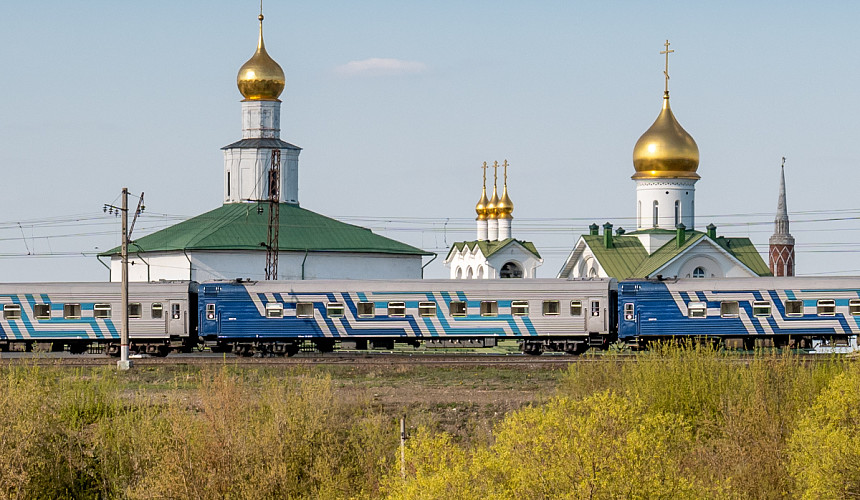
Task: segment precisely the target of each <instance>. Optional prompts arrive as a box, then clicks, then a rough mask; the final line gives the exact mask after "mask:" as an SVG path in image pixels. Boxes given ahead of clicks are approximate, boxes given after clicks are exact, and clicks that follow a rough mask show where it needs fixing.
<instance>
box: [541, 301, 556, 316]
mask: <svg viewBox="0 0 860 500" xmlns="http://www.w3.org/2000/svg"><path fill="white" fill-rule="evenodd" d="M558 314H559V303H558V301H557V300H545V301H543V315H544V316H558Z"/></svg>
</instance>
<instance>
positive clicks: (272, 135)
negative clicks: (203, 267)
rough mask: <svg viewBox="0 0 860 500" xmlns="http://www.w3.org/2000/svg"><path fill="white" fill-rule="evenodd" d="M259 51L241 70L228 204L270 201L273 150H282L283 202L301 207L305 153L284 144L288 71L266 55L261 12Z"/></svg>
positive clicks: (228, 162)
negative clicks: (301, 165)
mask: <svg viewBox="0 0 860 500" xmlns="http://www.w3.org/2000/svg"><path fill="white" fill-rule="evenodd" d="M258 19H259V20H260V35H259V39H258V41H257V51H256V52H255V53H254V55H253V56H251V58H250V59H248V61H247V62H246V63H245V64H243V65H242V67H241V68H240V69H239V75H238V77H237V78H236V84H237V86H238V87H239V92H241V93H242V96H243V97H244V99H243V100H242V140H240V141H238V142H234V143H233V144H230V145H229V146H225V147H223V148H221V149H223V150H224V203H242V202H249V201H258V200H264V199H267V198H268V194H269V169H270V167H271V161H272V150H273V149H279V150H281V158H282V168H281V176H280V189H279V193H280V196H279V198H280V201H281V202H285V203H292V204H294V205H298V203H299V186H298V181H299V153H300V152H301V148H299V147H297V146H294V145H292V144H289V143H287V142H284V141H282V140H281V138H280V135H281V101H280V99H278V97H280V95H281V92H282V91H283V90H284V85H285V83H286V79H285V78H284V70H283V69H281V66H280V65H279V64H278V63H277V62H275V60H274V59H272V58H271V57H270V56H269V53H268V52H266V46H265V44H264V43H263V13H262V12H260V16H259V17H258Z"/></svg>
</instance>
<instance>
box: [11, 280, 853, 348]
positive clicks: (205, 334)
mask: <svg viewBox="0 0 860 500" xmlns="http://www.w3.org/2000/svg"><path fill="white" fill-rule="evenodd" d="M0 307H2V317H0V351H6V350H9V349H12V348H23V349H27V350H29V349H31V348H32V347H33V346H34V344H37V343H39V344H43V345H50V346H51V348H52V349H53V350H57V351H60V350H68V351H70V352H72V353H83V352H87V351H88V350H90V349H91V348H93V347H98V348H101V349H103V350H104V351H105V352H107V353H108V354H113V355H116V354H118V352H119V336H120V334H119V325H120V322H121V320H122V317H121V316H122V315H121V314H120V311H121V310H122V306H121V302H120V286H119V284H118V283H26V284H24V283H20V284H0ZM128 316H129V336H130V349H131V351H132V352H141V353H144V352H145V353H149V354H152V355H156V356H164V355H167V354H168V353H169V352H172V351H179V352H182V351H184V352H190V351H192V350H194V349H197V348H202V347H208V348H209V349H210V350H212V351H216V352H234V353H236V354H238V355H253V354H277V355H293V354H295V353H297V352H299V350H301V349H302V348H308V347H312V348H315V349H317V350H319V351H322V352H327V351H332V350H334V349H336V348H341V349H359V350H361V349H392V348H393V347H394V346H395V344H406V345H411V346H415V347H418V346H420V345H422V344H423V345H424V346H426V347H440V348H444V347H492V346H495V345H496V344H497V343H498V342H499V341H500V340H506V339H509V340H515V341H517V342H519V344H520V346H521V349H522V351H523V352H524V353H527V354H541V353H543V352H545V351H555V352H564V353H569V354H580V353H583V352H585V351H586V350H588V349H590V348H599V349H606V348H608V347H609V346H610V345H611V344H613V343H618V344H620V345H626V346H630V347H633V348H644V347H647V345H648V343H650V342H652V341H655V340H665V339H678V338H689V337H694V338H697V339H703V340H705V341H709V342H713V343H721V344H723V345H726V346H728V347H737V348H746V349H750V348H753V347H754V346H774V347H792V348H811V347H813V346H814V345H821V344H829V345H855V346H856V344H857V337H858V332H860V278H852V277H834V278H734V279H733V278H727V279H673V280H633V281H621V282H618V281H616V280H614V279H585V280H561V279H528V280H525V279H505V280H395V281H381V280H318V281H317V280H313V281H260V282H253V281H243V280H236V281H210V282H203V283H197V282H189V281H178V282H159V283H131V284H130V285H129V305H128Z"/></svg>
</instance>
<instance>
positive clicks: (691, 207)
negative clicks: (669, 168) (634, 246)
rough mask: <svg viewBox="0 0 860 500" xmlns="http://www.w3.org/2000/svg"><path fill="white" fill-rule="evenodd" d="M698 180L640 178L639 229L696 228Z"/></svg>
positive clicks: (637, 214) (637, 202)
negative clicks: (678, 226) (680, 226)
mask: <svg viewBox="0 0 860 500" xmlns="http://www.w3.org/2000/svg"><path fill="white" fill-rule="evenodd" d="M696 180H697V179H670V178H659V179H637V180H636V229H651V228H659V229H675V228H676V227H677V225H678V224H679V223H680V224H684V226H685V227H686V228H687V229H695V224H696V213H695V209H696V201H695V200H696Z"/></svg>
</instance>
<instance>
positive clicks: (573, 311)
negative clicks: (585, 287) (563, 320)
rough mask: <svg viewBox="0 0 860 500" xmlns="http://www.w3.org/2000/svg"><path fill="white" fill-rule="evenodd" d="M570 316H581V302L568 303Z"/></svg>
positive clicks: (572, 301)
mask: <svg viewBox="0 0 860 500" xmlns="http://www.w3.org/2000/svg"><path fill="white" fill-rule="evenodd" d="M570 315H571V316H582V301H581V300H571V301H570Z"/></svg>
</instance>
